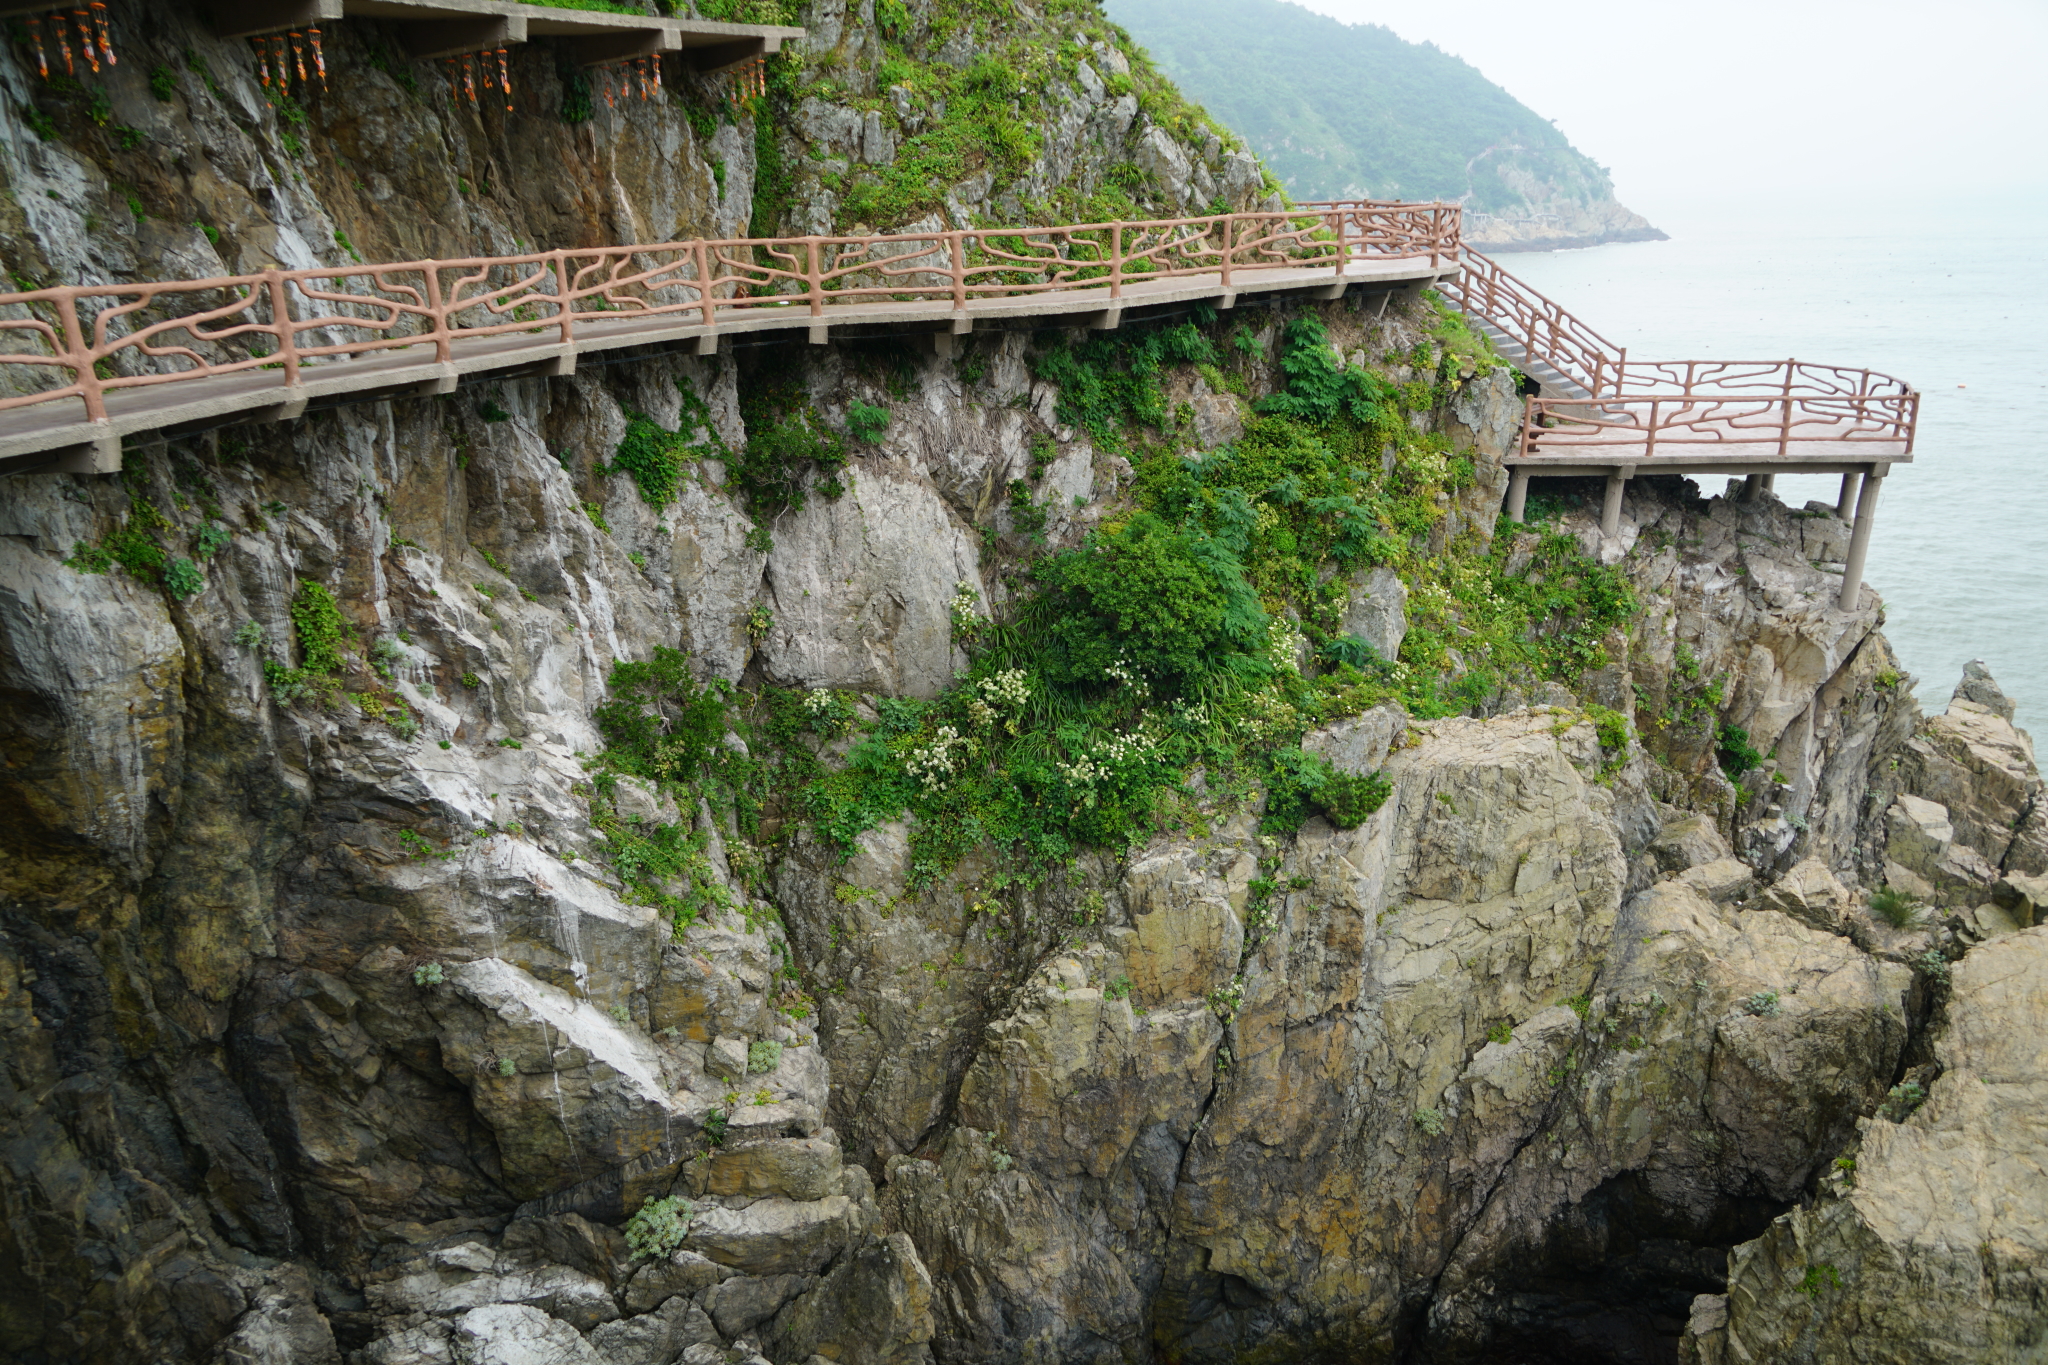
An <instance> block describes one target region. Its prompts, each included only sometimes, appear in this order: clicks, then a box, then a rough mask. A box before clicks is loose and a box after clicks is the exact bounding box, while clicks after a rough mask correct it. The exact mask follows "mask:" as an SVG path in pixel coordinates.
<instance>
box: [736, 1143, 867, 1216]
mask: <svg viewBox="0 0 2048 1365" xmlns="http://www.w3.org/2000/svg"><path fill="white" fill-rule="evenodd" d="M839 1176H840V1156H839V1148H838V1146H837V1145H836V1144H834V1143H832V1142H830V1141H827V1140H826V1139H824V1138H769V1139H766V1140H765V1141H760V1142H747V1143H729V1144H727V1145H726V1146H724V1147H721V1148H719V1149H718V1151H717V1152H715V1153H713V1154H712V1157H711V1161H710V1163H709V1164H708V1166H707V1168H706V1170H705V1173H704V1189H705V1191H706V1192H707V1193H710V1194H713V1195H725V1196H732V1195H738V1196H743V1197H745V1198H750V1199H758V1198H762V1197H764V1196H767V1195H782V1196H784V1197H785V1198H789V1199H794V1200H797V1201H799V1202H804V1201H809V1200H817V1199H823V1198H825V1197H826V1196H828V1195H834V1194H839V1193H841V1190H840V1188H839Z"/></svg>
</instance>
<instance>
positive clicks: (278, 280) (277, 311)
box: [263, 270, 299, 388]
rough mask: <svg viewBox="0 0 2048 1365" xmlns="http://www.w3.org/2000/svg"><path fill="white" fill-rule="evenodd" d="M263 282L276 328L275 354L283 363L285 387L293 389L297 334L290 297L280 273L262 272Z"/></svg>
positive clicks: (297, 355) (296, 366) (296, 377)
mask: <svg viewBox="0 0 2048 1365" xmlns="http://www.w3.org/2000/svg"><path fill="white" fill-rule="evenodd" d="M263 282H264V284H266V285H267V286H269V292H270V323H271V325H272V326H273V327H275V328H277V353H278V356H279V358H280V359H282V360H283V362H284V382H285V387H286V388H294V387H296V386H297V385H298V382H299V333H298V329H297V328H295V327H293V326H292V310H291V295H290V294H288V293H287V292H286V291H285V287H284V275H283V273H282V272H281V271H276V270H266V271H264V272H263Z"/></svg>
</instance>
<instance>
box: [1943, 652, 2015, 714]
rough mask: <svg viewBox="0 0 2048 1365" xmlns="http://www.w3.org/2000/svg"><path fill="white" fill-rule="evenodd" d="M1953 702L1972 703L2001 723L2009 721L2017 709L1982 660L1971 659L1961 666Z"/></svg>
mask: <svg viewBox="0 0 2048 1365" xmlns="http://www.w3.org/2000/svg"><path fill="white" fill-rule="evenodd" d="M1954 700H1956V701H1967V702H1973V703H1975V704H1976V705H1978V706H1981V707H1982V708H1984V710H1986V711H1988V712H1990V713H1991V714H1992V715H1994V716H1996V717H1998V719H2000V720H2003V721H2010V720H2011V719H2012V718H2013V713H2014V712H2015V711H2016V710H2018V709H2019V708H2018V707H2017V706H2015V705H2014V704H2013V700H2012V698H2011V697H2008V696H2006V695H2005V689H2004V688H2002V687H2000V686H1999V685H1998V679H1996V678H1994V677H1992V676H1991V670H1990V669H1989V668H1987V667H1985V666H1984V661H1983V660H1982V659H1972V660H1970V662H1968V663H1966V664H1964V665H1963V680H1962V681H1961V682H1959V683H1957V684H1956V690H1955V695H1954Z"/></svg>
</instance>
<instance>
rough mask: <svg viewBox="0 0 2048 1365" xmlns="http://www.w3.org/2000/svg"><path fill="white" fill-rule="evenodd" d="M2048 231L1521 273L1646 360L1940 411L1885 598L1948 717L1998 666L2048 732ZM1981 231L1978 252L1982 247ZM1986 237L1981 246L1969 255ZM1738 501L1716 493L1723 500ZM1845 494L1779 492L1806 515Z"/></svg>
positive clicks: (1693, 232)
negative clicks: (1784, 370)
mask: <svg viewBox="0 0 2048 1365" xmlns="http://www.w3.org/2000/svg"><path fill="white" fill-rule="evenodd" d="M2040 221H2041V220H2039V219H2036V220H2035V221H2034V222H2033V223H2028V222H2026V221H2024V220H2022V219H2019V218H2017V217H2015V218H2012V219H2008V220H2007V221H2005V222H2003V223H1999V222H1992V223H1986V222H1984V221H1983V220H1982V219H1977V220H1974V221H1971V222H1969V223H1968V224H1967V225H1965V224H1962V223H1959V222H1957V221H1956V220H1949V221H1948V222H1946V223H1945V224H1942V225H1933V224H1930V225H1928V227H1927V228H1925V229H1919V228H1915V227H1912V226H1908V225H1905V224H1899V225H1896V226H1887V225H1884V224H1878V223H1873V222H1871V221H1870V220H1869V219H1868V218H1861V219H1858V220H1856V221H1855V222H1854V223H1853V224H1825V223H1814V224H1810V225H1803V226H1802V225H1795V226H1793V227H1791V228H1783V227H1777V226H1773V227H1770V228H1769V229H1768V230H1767V232H1759V230H1758V227H1757V220H1756V219H1754V218H1751V219H1748V220H1746V221H1743V222H1729V221H1722V222H1716V221H1714V220H1712V219H1707V220H1703V221H1699V222H1687V223H1684V224H1682V225H1679V224H1673V223H1669V222H1662V223H1660V226H1663V227H1664V228H1665V229H1666V230H1667V231H1669V232H1670V233H1671V234H1672V240H1670V241H1668V242H1646V243H1640V244H1631V245H1627V246H1603V247H1594V248H1592V249H1590V250H1585V251H1562V252H1551V253H1545V254H1528V255H1512V256H1504V257H1502V258H1501V264H1502V265H1504V266H1506V267H1507V269H1509V270H1510V271H1512V272H1513V273H1515V274H1517V275H1519V276H1521V277H1522V278H1523V279H1525V280H1527V281H1528V282H1529V283H1530V284H1532V285H1534V286H1535V287H1536V288H1538V289H1540V290H1542V291H1543V292H1544V293H1546V294H1548V295H1549V296H1550V297H1551V298H1553V299H1556V300H1557V301H1558V302H1559V303H1560V304H1562V305H1564V307H1565V308H1567V309H1569V310H1570V311H1571V312H1573V313H1575V314H1577V315H1578V316H1579V317H1580V318H1582V319H1584V320H1585V322H1586V323H1587V324H1588V325H1590V326H1591V327H1593V328H1594V329H1595V330H1597V331H1599V332H1601V333H1602V334H1604V335H1605V336H1606V337H1607V338H1608V339H1609V340H1610V341H1613V342H1614V343H1616V344H1617V345H1621V346H1626V347H1628V350H1629V355H1630V356H1631V357H1635V356H1641V357H1643V358H1644V359H1649V360H1655V359H1664V358H1670V359H1690V358H1694V357H1699V358H1715V359H1729V360H1763V359H1772V360H1775V359H1781V358H1783V357H1785V356H1795V357H1797V358H1798V359H1800V360H1814V361H1821V362H1827V363H1837V364H1849V365H1854V366H1864V367H1868V368H1870V369H1873V370H1881V371H1883V372H1885V373H1886V374H1892V375H1897V376H1900V377H1901V378H1904V379H1907V380H1910V381H1912V382H1913V383H1914V384H1916V385H1917V386H1918V387H1919V389H1920V391H1921V394H1922V401H1921V407H1920V432H1919V438H1918V441H1917V443H1916V445H1915V447H1914V462H1913V463H1912V464H1910V465H1900V466H1898V467H1897V468H1896V469H1895V470H1894V472H1893V474H1892V476H1891V477H1890V478H1888V479H1886V480H1885V482H1884V492H1883V495H1882V499H1881V501H1880V502H1879V504H1878V512H1877V526H1876V534H1875V537H1874V539H1873V541H1872V543H1871V549H1870V565H1869V570H1868V574H1867V581H1868V582H1869V583H1870V584H1871V586H1872V587H1874V588H1876V589H1877V591H1878V592H1879V593H1881V594H1882V595H1883V597H1884V601H1885V614H1886V621H1885V628H1884V629H1885V634H1886V636H1887V637H1888V638H1889V639H1890V640H1891V643H1892V647H1893V648H1894V649H1895V650H1896V651H1897V652H1898V654H1899V657H1900V658H1901V660H1903V661H1904V663H1905V666H1906V668H1907V670H1908V671H1909V672H1910V673H1911V674H1912V675H1913V678H1914V682H1915V689H1916V691H1917V693H1918V695H1919V698H1920V703H1921V705H1922V706H1923V707H1924V708H1927V709H1929V710H1932V711H1939V710H1941V709H1942V707H1943V706H1945V705H1946V704H1947V701H1948V695H1949V692H1950V690H1951V689H1952V688H1953V687H1954V686H1955V683H1956V680H1957V679H1958V678H1959V677H1960V676H1961V674H1962V667H1963V664H1964V663H1966V662H1967V661H1968V660H1971V659H1983V660H1984V661H1985V662H1986V663H1987V664H1989V665H1990V667H1991V671H1992V673H1993V674H1995V675H1996V676H1997V678H1998V681H1999V683H2000V684H2001V685H2002V686H2003V687H2004V688H2005V690H2006V691H2007V692H2008V693H2009V694H2010V695H2011V696H2012V697H2013V698H2014V699H2015V700H2016V701H2017V702H2018V704H2019V715H2018V721H2019V723H2020V724H2021V725H2022V726H2024V727H2026V728H2028V729H2029V730H2031V731H2032V732H2033V733H2034V734H2035V735H2036V736H2037V738H2038V737H2041V736H2042V735H2043V733H2044V731H2043V727H2044V726H2048V467H2044V462H2043V461H2042V459H2041V453H2042V448H2043V446H2044V445H2048V330H2044V329H2043V327H2042V325H2041V308H2042V305H2043V304H2044V303H2048V253H2044V250H2043V248H2044V247H2048V233H2044V231H2043V230H2042V228H2041V227H2040V226H2039V222H2040ZM1965 226H1967V233H1965V231H1964V228H1965ZM1966 235H1967V239H1968V241H1967V246H1958V245H1957V243H1958V242H1959V241H1962V240H1963V239H1964V237H1965V236H1966ZM1724 486H1725V485H1724V481H1722V480H1720V479H1709V480H1705V481H1703V482H1702V491H1704V492H1706V493H1708V494H1709V495H1711V494H1714V493H1718V492H1720V491H1721V490H1722V488H1723V487H1724ZM1839 488H1840V479H1839V478H1838V477H1837V476H1833V475H1829V476H1824V477H1822V476H1805V477H1800V478H1781V479H1779V480H1778V494H1779V496H1780V497H1782V498H1783V499H1784V500H1785V501H1786V502H1787V503H1789V504H1790V505H1792V506H1794V507H1797V506H1800V505H1802V504H1803V503H1804V502H1806V501H1807V500H1808V499H1810V498H1818V499H1821V500H1823V501H1825V502H1827V503H1829V504H1830V505H1832V504H1833V503H1834V500H1835V496H1836V493H1837V492H1838V490H1839Z"/></svg>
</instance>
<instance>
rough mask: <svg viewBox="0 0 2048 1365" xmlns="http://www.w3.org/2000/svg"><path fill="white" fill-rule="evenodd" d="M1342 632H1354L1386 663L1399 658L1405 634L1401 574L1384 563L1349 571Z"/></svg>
mask: <svg viewBox="0 0 2048 1365" xmlns="http://www.w3.org/2000/svg"><path fill="white" fill-rule="evenodd" d="M1342 633H1343V634H1345V635H1356V636H1357V637H1358V638H1359V639H1361V640H1363V641H1365V642H1366V643H1367V644H1369V645H1371V646H1372V647H1373V650H1374V652H1375V653H1377V654H1378V655H1379V656H1380V657H1381V658H1382V659H1385V660H1387V661H1388V662H1389V663H1391V662H1393V661H1394V660H1396V659H1398V658H1400V657H1401V641H1403V640H1405V639H1406V638H1407V637H1408V585H1407V584H1406V583H1403V582H1402V581H1401V576H1400V575H1399V574H1397V573H1395V572H1394V571H1393V570H1392V569H1389V568H1385V567H1380V568H1374V569H1365V570H1361V571H1359V572H1358V573H1355V574H1353V575H1352V576H1351V597H1350V602H1349V604H1348V605H1347V606H1346V607H1345V608H1344V623H1343V627H1342Z"/></svg>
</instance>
